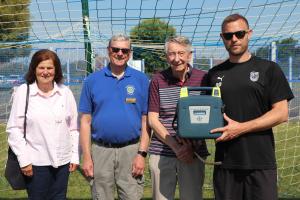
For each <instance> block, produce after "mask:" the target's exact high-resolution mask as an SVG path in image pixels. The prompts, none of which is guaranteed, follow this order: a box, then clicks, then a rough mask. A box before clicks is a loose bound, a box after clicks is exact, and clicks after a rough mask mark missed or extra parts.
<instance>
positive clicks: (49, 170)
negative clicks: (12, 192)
mask: <svg viewBox="0 0 300 200" xmlns="http://www.w3.org/2000/svg"><path fill="white" fill-rule="evenodd" d="M69 174H70V173H69V164H66V165H63V166H60V167H58V168H54V167H52V166H33V176H32V177H31V178H28V179H27V193H28V199H29V200H41V199H45V200H50V199H51V200H52V199H53V200H65V199H66V194H67V188H68V179H69Z"/></svg>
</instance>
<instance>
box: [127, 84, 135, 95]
mask: <svg viewBox="0 0 300 200" xmlns="http://www.w3.org/2000/svg"><path fill="white" fill-rule="evenodd" d="M126 90H127V94H128V95H133V94H134V90H135V88H134V86H133V85H127V86H126Z"/></svg>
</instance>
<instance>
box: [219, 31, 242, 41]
mask: <svg viewBox="0 0 300 200" xmlns="http://www.w3.org/2000/svg"><path fill="white" fill-rule="evenodd" d="M246 33H248V31H237V32H233V33H232V32H228V33H222V35H223V38H224V39H225V40H231V39H232V38H233V35H235V37H236V38H237V39H243V38H244V37H245V35H246Z"/></svg>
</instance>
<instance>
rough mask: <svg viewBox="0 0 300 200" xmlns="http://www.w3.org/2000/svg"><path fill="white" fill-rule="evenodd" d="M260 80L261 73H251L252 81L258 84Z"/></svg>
mask: <svg viewBox="0 0 300 200" xmlns="http://www.w3.org/2000/svg"><path fill="white" fill-rule="evenodd" d="M258 79H259V72H254V71H252V72H250V80H251V81H253V82H256V81H257V80H258Z"/></svg>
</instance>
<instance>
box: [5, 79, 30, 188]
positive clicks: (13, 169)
mask: <svg viewBox="0 0 300 200" xmlns="http://www.w3.org/2000/svg"><path fill="white" fill-rule="evenodd" d="M28 99H29V85H28V84H27V93H26V104H25V115H24V138H25V140H26V120H27V117H26V114H27V109H28ZM5 178H6V180H7V181H8V183H9V184H10V186H11V187H12V189H14V190H24V189H26V182H25V178H26V177H25V176H24V175H23V173H22V171H21V168H20V165H19V162H18V159H17V156H16V154H15V153H14V152H13V151H12V150H11V148H10V147H9V148H8V156H7V162H6V167H5Z"/></svg>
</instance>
